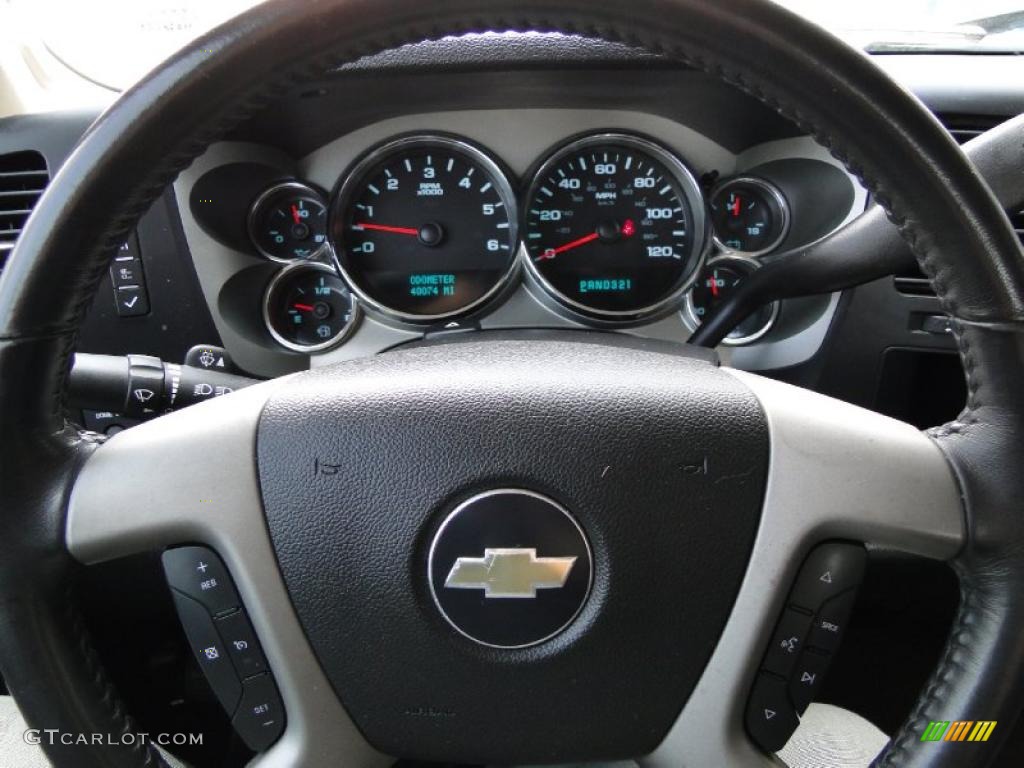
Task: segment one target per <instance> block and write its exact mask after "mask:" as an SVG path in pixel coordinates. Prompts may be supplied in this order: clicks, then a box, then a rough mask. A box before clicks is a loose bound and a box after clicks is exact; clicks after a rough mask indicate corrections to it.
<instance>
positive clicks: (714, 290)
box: [296, 269, 718, 306]
mask: <svg viewBox="0 0 1024 768" xmlns="http://www.w3.org/2000/svg"><path fill="white" fill-rule="evenodd" d="M708 282H710V283H711V295H712V296H714V297H715V298H718V270H717V269H716V270H715V271H714V272H712V273H711V280H709V281H708ZM296 306H298V305H297V304H296Z"/></svg>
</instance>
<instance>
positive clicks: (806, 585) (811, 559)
mask: <svg viewBox="0 0 1024 768" xmlns="http://www.w3.org/2000/svg"><path fill="white" fill-rule="evenodd" d="M866 560H867V553H866V552H865V551H864V547H862V546H861V545H859V544H845V543H841V542H834V543H830V544H822V545H820V546H819V547H817V548H815V549H814V551H812V552H811V554H810V555H808V556H807V560H806V561H804V564H803V567H802V568H801V569H800V575H799V576H798V577H797V580H796V585H795V586H794V587H793V591H792V592H791V593H790V596H789V601H790V602H791V603H793V604H794V605H798V606H800V607H801V608H806V609H807V610H809V611H811V612H813V613H816V612H817V611H818V609H820V608H821V606H822V604H824V602H825V601H826V600H828V599H829V598H831V597H835V596H836V595H838V594H839V593H840V592H845V591H846V590H848V589H851V588H853V587H856V586H857V585H858V584H860V582H861V580H862V579H863V578H864V565H865V561H866Z"/></svg>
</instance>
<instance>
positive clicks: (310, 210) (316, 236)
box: [249, 181, 327, 264]
mask: <svg viewBox="0 0 1024 768" xmlns="http://www.w3.org/2000/svg"><path fill="white" fill-rule="evenodd" d="M249 237H250V238H251V239H252V243H253V245H255V246H256V250H258V251H259V252H260V253H261V254H263V255H264V256H266V257H267V258H268V259H270V260H271V261H277V262H281V263H284V264H288V263H291V262H294V261H308V260H310V259H315V258H316V257H317V256H319V255H320V254H321V253H322V252H323V250H324V248H325V247H326V245H327V203H326V202H325V201H324V198H323V195H321V194H320V193H319V192H317V191H316V190H315V189H313V188H312V187H310V186H308V185H306V184H302V183H300V182H297V181H286V182H284V183H282V184H275V185H274V186H272V187H270V189H268V190H266V191H265V192H264V193H263V194H261V195H260V196H259V197H258V198H256V202H255V203H253V205H252V209H251V210H250V212H249Z"/></svg>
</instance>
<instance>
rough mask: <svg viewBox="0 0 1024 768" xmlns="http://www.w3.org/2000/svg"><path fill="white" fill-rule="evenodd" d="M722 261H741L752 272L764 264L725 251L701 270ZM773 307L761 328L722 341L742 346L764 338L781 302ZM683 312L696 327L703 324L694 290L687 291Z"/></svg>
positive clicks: (775, 303)
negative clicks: (698, 314) (696, 305)
mask: <svg viewBox="0 0 1024 768" xmlns="http://www.w3.org/2000/svg"><path fill="white" fill-rule="evenodd" d="M722 262H733V263H736V262H739V263H741V264H744V265H746V266H748V267H751V273H753V271H756V270H758V269H760V268H761V266H762V264H761V262H759V261H758V260H757V259H754V258H751V257H749V256H741V255H738V254H737V253H735V252H730V253H723V254H720V255H718V256H715V257H714V258H711V259H708V261H707V262H706V263H705V264H704V265H703V266H702V267H701V272H703V271H704V270H706V269H710V268H712V267H714V266H715V265H716V264H720V263H722ZM771 308H772V311H771V315H770V316H769V317H768V320H766V321H765V323H764V325H763V326H762V327H761V328H758V329H757V330H756V331H755V332H753V333H748V334H747V335H746V336H736V337H733V338H730V337H728V336H726V337H725V338H724V339H722V342H721V343H722V344H723V345H725V346H727V347H740V346H743V345H745V344H750V343H752V342H754V341H757V340H758V339H761V338H763V337H764V336H765V335H766V334H768V332H769V331H771V329H772V328H774V327H775V321H776V320H778V318H779V310H780V309H781V304H780V302H778V301H773V302H772V303H771ZM682 312H683V313H684V315H685V318H686V320H688V321H689V323H690V324H691V325H692V326H693V327H694V328H699V327H700V326H701V321H700V318H698V317H697V308H696V307H695V306H694V303H693V291H692V290H690V291H687V293H686V298H685V299H684V301H683V309H682Z"/></svg>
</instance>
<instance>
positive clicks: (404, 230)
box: [352, 222, 420, 237]
mask: <svg viewBox="0 0 1024 768" xmlns="http://www.w3.org/2000/svg"><path fill="white" fill-rule="evenodd" d="M352 228H353V229H374V230H377V231H378V232H391V233H392V234H395V235H412V236H413V237H419V234H420V231H419V230H418V229H416V228H415V227H389V226H387V225H385V224H370V223H368V222H356V223H355V224H353V225H352Z"/></svg>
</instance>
